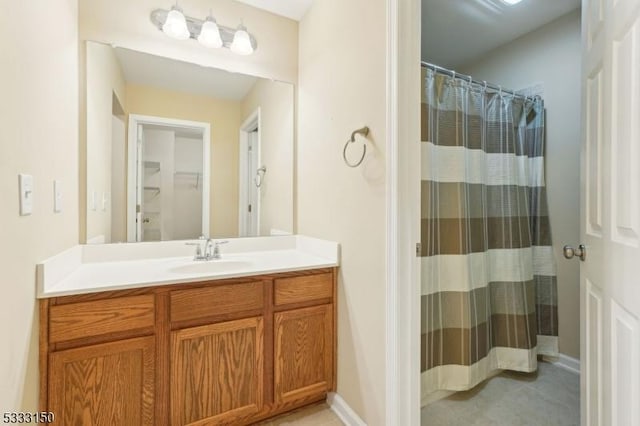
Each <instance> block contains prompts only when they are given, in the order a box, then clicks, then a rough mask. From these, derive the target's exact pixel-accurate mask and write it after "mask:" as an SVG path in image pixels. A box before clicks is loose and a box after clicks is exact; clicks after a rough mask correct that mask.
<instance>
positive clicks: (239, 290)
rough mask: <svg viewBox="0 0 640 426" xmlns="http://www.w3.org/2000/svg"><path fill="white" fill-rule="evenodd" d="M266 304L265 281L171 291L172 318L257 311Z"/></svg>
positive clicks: (181, 319) (182, 318)
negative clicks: (263, 282)
mask: <svg viewBox="0 0 640 426" xmlns="http://www.w3.org/2000/svg"><path fill="white" fill-rule="evenodd" d="M263 304H264V288H263V284H262V281H254V282H248V283H238V284H225V285H218V286H213V287H203V288H193V289H189V290H178V291H173V292H171V321H172V322H175V321H188V320H195V319H199V318H210V317H213V316H218V315H226V314H232V313H235V312H246V311H256V310H261V309H262V307H263Z"/></svg>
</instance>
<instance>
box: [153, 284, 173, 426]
mask: <svg viewBox="0 0 640 426" xmlns="http://www.w3.org/2000/svg"><path fill="white" fill-rule="evenodd" d="M170 302H171V301H170V298H169V292H168V291H159V292H158V293H157V294H156V330H155V332H156V334H155V336H156V371H157V374H156V412H155V415H156V424H157V425H169V424H170V419H169V410H168V409H167V407H169V401H170V397H171V396H170V377H169V374H168V372H169V369H170V368H171V353H170V350H171V334H170V329H171V325H170V319H169V306H170Z"/></svg>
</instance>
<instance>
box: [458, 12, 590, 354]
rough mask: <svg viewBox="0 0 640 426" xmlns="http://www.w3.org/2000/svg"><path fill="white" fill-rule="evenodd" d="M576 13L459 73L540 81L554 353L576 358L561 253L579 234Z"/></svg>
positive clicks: (569, 266) (574, 268) (504, 81)
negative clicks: (552, 258)
mask: <svg viewBox="0 0 640 426" xmlns="http://www.w3.org/2000/svg"><path fill="white" fill-rule="evenodd" d="M580 52H581V44H580V12H579V11H575V12H572V13H570V14H568V15H565V16H563V17H561V18H560V19H558V20H556V21H554V22H552V23H550V24H547V25H545V26H544V27H542V28H540V29H538V30H536V31H534V32H532V33H530V34H527V35H525V36H523V37H521V38H519V39H518V40H516V41H514V42H512V43H509V44H507V45H505V46H502V47H500V48H498V49H496V50H494V51H492V52H490V53H489V54H487V55H485V56H484V57H483V58H482V60H480V61H478V62H476V63H473V64H469V65H467V66H465V67H461V68H460V70H459V71H461V72H464V73H468V74H471V75H473V76H474V77H475V78H477V79H479V80H487V81H491V82H493V83H495V84H501V85H503V86H505V87H509V88H513V89H521V88H524V87H527V86H531V85H532V84H534V83H542V84H543V85H544V99H545V106H546V108H547V116H546V120H547V121H546V126H547V141H546V177H547V194H548V198H549V211H550V216H551V230H552V232H553V247H554V252H555V255H556V263H557V265H558V298H559V302H558V303H559V313H558V319H559V322H560V338H559V341H560V352H561V353H563V354H566V355H569V356H571V357H574V358H579V357H580V324H579V320H580V297H579V296H580V288H579V282H580V269H579V262H576V261H572V262H568V261H566V260H565V259H564V258H563V257H562V247H563V246H564V245H565V244H571V245H575V244H577V243H578V241H579V238H580V228H579V226H580V220H579V216H580V215H579V209H580V207H579V206H580V129H581V124H580V123H581V122H580V108H581V107H580V102H581V94H580V93H581V92H580V64H581V62H580V61H581V59H580V58H581V56H580V54H581V53H580Z"/></svg>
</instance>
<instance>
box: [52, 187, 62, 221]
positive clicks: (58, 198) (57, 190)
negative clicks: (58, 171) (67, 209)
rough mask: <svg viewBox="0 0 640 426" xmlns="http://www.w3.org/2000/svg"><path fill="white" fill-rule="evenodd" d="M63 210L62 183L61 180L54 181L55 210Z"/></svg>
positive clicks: (56, 211) (55, 211)
mask: <svg viewBox="0 0 640 426" xmlns="http://www.w3.org/2000/svg"><path fill="white" fill-rule="evenodd" d="M61 211H62V184H61V183H60V181H59V180H54V181H53V212H54V213H60V212H61Z"/></svg>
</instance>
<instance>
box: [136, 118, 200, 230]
mask: <svg viewBox="0 0 640 426" xmlns="http://www.w3.org/2000/svg"><path fill="white" fill-rule="evenodd" d="M145 124H146V125H156V126H168V127H176V128H184V129H198V130H202V158H203V165H202V235H204V236H205V237H207V238H208V237H209V222H210V210H211V206H210V204H211V203H210V200H211V124H209V123H204V122H200V121H189V120H179V119H175V118H165V117H154V116H151V115H140V114H129V126H128V133H127V136H128V137H127V153H128V156H127V242H130V243H132V242H136V220H135V219H136V202H135V199H136V168H137V166H136V165H137V162H138V150H137V146H136V145H137V143H136V141H137V139H138V138H137V135H138V125H145Z"/></svg>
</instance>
